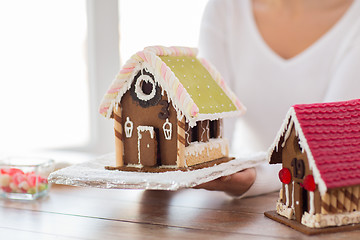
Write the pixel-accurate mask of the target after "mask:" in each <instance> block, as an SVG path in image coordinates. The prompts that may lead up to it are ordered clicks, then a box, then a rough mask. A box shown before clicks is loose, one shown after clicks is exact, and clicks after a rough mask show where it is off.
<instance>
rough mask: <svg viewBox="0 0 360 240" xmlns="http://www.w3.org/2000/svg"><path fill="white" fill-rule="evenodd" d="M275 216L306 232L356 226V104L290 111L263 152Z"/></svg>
mask: <svg viewBox="0 0 360 240" xmlns="http://www.w3.org/2000/svg"><path fill="white" fill-rule="evenodd" d="M269 161H270V164H276V163H282V166H283V168H282V169H281V170H280V172H279V178H280V180H281V182H282V183H283V186H282V189H281V191H280V198H279V200H278V203H277V208H276V210H277V213H278V214H279V215H281V216H284V217H286V218H288V219H293V220H295V221H297V222H300V223H301V224H303V225H305V226H307V227H310V228H324V227H331V226H340V225H348V224H354V223H359V222H360V201H359V195H360V99H358V100H351V101H344V102H333V103H319V104H303V105H295V106H293V107H292V108H291V109H290V111H289V112H288V114H287V117H286V120H285V122H284V123H283V126H282V127H281V129H280V131H279V133H278V136H277V138H276V139H275V141H274V143H273V145H272V147H271V148H270V151H269Z"/></svg>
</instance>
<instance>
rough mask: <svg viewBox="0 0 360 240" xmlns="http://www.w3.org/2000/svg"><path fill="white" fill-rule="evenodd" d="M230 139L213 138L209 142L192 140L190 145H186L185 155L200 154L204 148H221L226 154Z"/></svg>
mask: <svg viewBox="0 0 360 240" xmlns="http://www.w3.org/2000/svg"><path fill="white" fill-rule="evenodd" d="M228 145H229V143H228V141H227V139H225V138H211V139H209V141H208V142H192V143H191V144H190V145H189V146H187V147H185V157H187V156H189V155H192V156H199V154H201V152H202V151H204V150H207V151H209V150H211V149H213V148H220V149H221V153H222V154H223V155H224V156H226V155H227V149H228Z"/></svg>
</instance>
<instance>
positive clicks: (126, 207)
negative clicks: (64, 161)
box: [0, 186, 360, 240]
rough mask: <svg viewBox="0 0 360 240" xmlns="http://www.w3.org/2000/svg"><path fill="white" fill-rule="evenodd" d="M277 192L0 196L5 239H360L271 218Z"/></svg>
mask: <svg viewBox="0 0 360 240" xmlns="http://www.w3.org/2000/svg"><path fill="white" fill-rule="evenodd" d="M277 195H278V194H277V193H272V194H268V195H264V196H259V197H254V198H247V199H233V198H231V197H228V196H226V195H225V194H223V193H221V192H209V191H205V190H195V189H185V190H180V191H176V192H169V191H142V190H108V189H95V188H81V187H69V186H53V188H52V189H51V192H50V195H49V196H48V197H46V198H43V199H40V200H37V201H33V202H21V201H5V200H0V206H1V207H0V239H21V240H24V239H36V240H39V239H104V240H105V239H106V240H108V239H154V240H155V239H182V240H185V239H196V240H202V239H206V240H211V239H226V240H230V239H236V240H239V239H249V240H252V239H309V238H311V239H326V240H329V239H360V230H357V231H351V232H344V233H336V234H325V235H317V236H312V237H308V236H306V235H303V234H301V233H299V232H296V231H294V230H292V229H290V228H288V227H286V226H284V225H282V224H279V223H277V222H274V221H272V220H270V219H268V218H266V217H265V216H264V215H263V212H264V211H267V210H271V209H274V207H275V202H276V199H277Z"/></svg>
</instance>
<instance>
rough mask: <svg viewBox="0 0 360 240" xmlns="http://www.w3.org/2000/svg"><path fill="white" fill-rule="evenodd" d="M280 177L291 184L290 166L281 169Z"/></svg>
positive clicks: (282, 180) (283, 181)
mask: <svg viewBox="0 0 360 240" xmlns="http://www.w3.org/2000/svg"><path fill="white" fill-rule="evenodd" d="M279 179H280V181H281V182H282V183H285V184H289V183H290V182H291V172H290V170H289V169H288V168H283V169H281V170H280V171H279Z"/></svg>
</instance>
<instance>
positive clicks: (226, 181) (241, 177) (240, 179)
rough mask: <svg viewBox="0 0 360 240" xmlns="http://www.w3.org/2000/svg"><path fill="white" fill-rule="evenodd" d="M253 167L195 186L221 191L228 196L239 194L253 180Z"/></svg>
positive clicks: (243, 191) (254, 174)
mask: <svg viewBox="0 0 360 240" xmlns="http://www.w3.org/2000/svg"><path fill="white" fill-rule="evenodd" d="M255 178H256V170H255V168H248V169H245V170H242V171H240V172H237V173H234V174H232V175H229V176H223V177H220V178H218V179H215V180H213V181H210V182H207V183H203V184H200V185H198V186H195V187H194V188H197V189H201V188H203V189H206V190H210V191H223V192H225V193H227V194H229V195H230V196H236V197H238V196H241V195H242V194H243V193H245V192H246V191H247V190H248V189H249V188H250V187H251V186H252V185H253V183H254V182H255Z"/></svg>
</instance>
